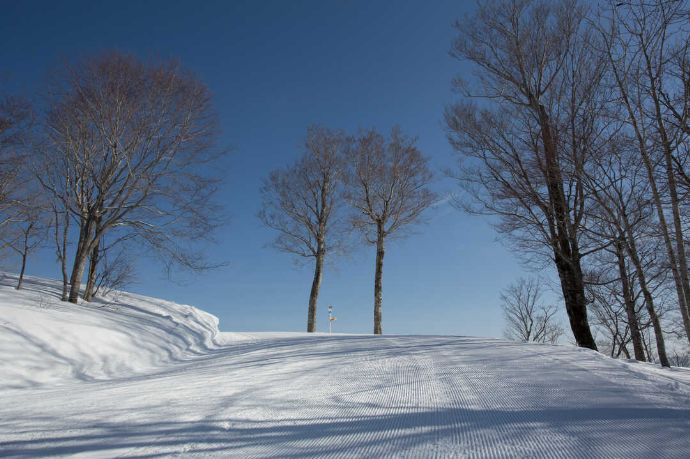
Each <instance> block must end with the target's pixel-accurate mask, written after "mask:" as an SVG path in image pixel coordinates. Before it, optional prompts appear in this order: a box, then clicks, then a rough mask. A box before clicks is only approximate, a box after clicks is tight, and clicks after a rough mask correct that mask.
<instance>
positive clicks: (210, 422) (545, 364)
mask: <svg viewBox="0 0 690 459" xmlns="http://www.w3.org/2000/svg"><path fill="white" fill-rule="evenodd" d="M12 282H13V279H12V278H11V277H8V276H6V277H5V278H4V280H3V281H2V282H1V283H2V284H3V285H2V286H1V287H0V365H1V366H0V400H1V402H0V456H2V457H36V456H55V455H58V456H60V455H78V456H81V457H157V456H178V457H194V456H198V457H206V456H216V457H238V458H240V457H241V458H251V457H281V458H302V457H343V458H345V457H361V458H375V457H414V458H417V457H468V458H502V457H525V458H539V457H543V458H567V457H602V458H604V457H605V458H656V457H677V458H687V457H690V374H689V373H688V372H687V371H686V370H684V369H673V370H663V371H662V370H657V369H656V368H654V367H652V366H648V365H643V364H630V363H625V362H620V361H614V360H611V359H609V358H607V357H605V356H602V355H600V354H597V353H594V352H590V351H587V350H582V349H577V348H574V347H570V346H546V345H525V344H516V343H510V342H506V341H502V340H495V339H484V338H467V337H442V336H384V337H373V336H364V335H358V336H344V335H343V336H337V335H333V336H328V335H316V336H313V335H312V336H307V335H306V334H285V333H283V334H258V333H257V334H234V333H219V332H218V331H217V320H216V319H215V318H214V317H213V316H211V315H209V314H207V313H204V312H202V311H200V310H198V309H195V308H192V307H189V306H182V305H176V304H174V303H169V302H165V301H161V300H155V299H152V298H145V297H142V296H137V295H130V294H124V293H123V294H118V295H116V296H114V297H110V298H109V299H107V300H106V301H103V302H99V303H96V304H94V305H80V306H74V305H67V304H65V303H60V302H59V301H57V298H56V297H57V289H56V285H55V284H53V283H51V282H49V281H45V280H40V279H30V281H29V283H28V284H27V286H26V290H25V291H22V292H16V291H14V290H13V289H12V288H11V287H9V285H10V284H11V283H12Z"/></svg>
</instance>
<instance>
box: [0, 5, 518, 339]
mask: <svg viewBox="0 0 690 459" xmlns="http://www.w3.org/2000/svg"><path fill="white" fill-rule="evenodd" d="M470 8H472V5H471V4H470V3H469V2H461V1H457V0H452V1H451V0H439V1H434V2H429V1H408V2H403V1H378V0H375V1H330V2H327V1H259V0H254V1H234V2H233V1H203V2H200V1H195V2H192V1H188V2H176V1H123V2H100V1H84V2H67V1H65V2H56V1H50V2H31V1H22V2H4V3H3V7H2V10H3V11H2V15H0V43H1V45H0V81H4V84H5V85H9V88H10V89H11V90H13V91H15V92H19V93H22V94H25V95H28V96H30V97H33V96H34V95H35V94H36V93H39V92H40V91H41V90H42V85H43V84H44V82H45V80H46V77H47V74H48V71H49V70H50V68H51V67H54V66H55V65H57V64H59V62H60V61H61V60H62V59H65V58H67V59H69V58H72V57H75V56H77V57H78V56H83V55H88V54H89V53H94V52H98V51H99V50H104V49H106V50H107V49H118V50H121V51H125V52H130V53H134V54H136V55H138V56H140V57H142V58H146V57H147V56H149V57H151V56H153V57H164V58H165V57H176V58H179V59H180V60H181V62H182V63H183V65H184V66H186V67H187V68H189V69H191V70H192V71H194V72H195V73H196V74H197V75H198V76H199V77H200V78H201V79H202V80H203V81H204V82H206V83H207V84H208V85H209V87H210V88H211V90H212V92H213V93H214V96H215V104H216V107H217V110H218V112H219V114H220V119H221V125H222V130H223V134H222V136H221V139H220V141H221V144H223V145H227V146H231V147H232V149H233V153H232V157H231V158H230V159H229V160H228V161H227V171H226V172H225V174H224V175H225V184H224V187H223V189H222V192H221V195H220V199H221V201H223V202H224V203H225V205H226V206H227V210H228V213H229V215H230V222H229V224H228V225H227V226H226V227H224V228H222V229H221V230H220V232H219V234H218V240H219V244H218V245H217V246H216V247H214V248H213V249H212V250H213V252H214V254H215V256H216V257H217V258H219V259H224V260H226V261H228V262H229V265H228V266H227V267H225V268H223V269H219V270H217V271H214V272H212V273H209V274H206V275H204V276H185V283H184V284H176V283H171V282H169V281H167V280H166V279H165V277H164V275H163V274H162V272H161V269H160V267H157V266H154V265H151V264H149V263H148V262H143V263H142V264H140V265H139V266H138V274H139V281H138V282H137V283H136V284H135V285H132V286H131V288H130V290H132V291H136V292H139V293H143V294H147V295H152V296H158V297H161V298H166V299H170V300H174V301H177V302H180V303H185V304H192V305H196V306H199V307H201V308H203V309H206V310H208V311H210V312H212V313H213V314H215V315H217V316H218V317H219V318H220V319H221V328H222V329H224V330H237V331H246V330H286V331H302V330H304V329H305V327H306V314H307V298H308V293H309V288H310V283H311V278H312V266H311V265H305V266H302V267H300V266H296V265H295V264H294V263H293V259H292V258H290V256H288V255H285V254H282V253H278V252H276V251H274V250H272V249H271V248H268V247H266V244H267V243H269V242H270V240H271V238H272V236H273V235H272V233H271V232H269V231H268V230H267V229H264V228H262V226H261V224H260V222H259V221H258V219H257V218H256V213H257V211H258V209H259V202H260V201H259V194H258V189H259V186H260V184H261V180H262V178H263V177H264V176H266V174H268V172H269V171H270V170H271V169H272V168H275V167H277V166H282V165H284V164H286V163H288V162H290V161H292V160H294V159H295V158H296V157H297V155H298V154H299V153H300V144H301V142H302V139H303V137H304V134H305V131H306V127H307V126H308V125H309V124H311V123H320V124H323V125H326V126H329V127H334V128H342V129H345V130H355V129H357V128H359V127H372V126H373V127H377V128H379V129H381V130H384V131H387V130H388V129H390V127H391V126H393V125H395V124H399V125H400V126H401V127H402V129H403V131H404V132H405V133H407V134H410V135H415V136H418V138H419V146H420V147H421V149H422V150H423V151H424V152H425V153H426V154H427V155H429V156H430V157H431V158H432V163H433V166H434V168H435V169H436V171H437V176H438V178H439V180H438V182H437V183H436V185H435V187H436V189H437V190H438V191H439V193H441V194H442V195H446V194H447V193H448V192H450V191H454V190H455V189H454V186H453V184H452V182H450V181H449V180H447V179H444V178H443V174H442V173H441V172H440V171H441V170H442V169H443V168H445V167H448V166H451V165H453V163H454V158H453V153H452V151H451V148H450V147H449V145H448V143H447V141H446V138H445V135H444V131H443V123H442V113H443V108H444V106H445V105H446V104H448V103H449V102H451V101H452V100H453V94H452V92H451V90H450V81H451V78H452V77H453V76H454V75H456V74H457V73H459V72H463V71H464V70H466V69H464V68H463V66H462V65H461V64H460V63H459V62H458V61H456V60H454V59H452V58H450V57H449V55H448V50H449V48H450V44H451V40H452V38H453V36H454V33H453V29H452V27H451V24H452V22H453V21H454V19H455V18H457V17H459V16H461V15H462V14H464V13H465V12H466V11H467V10H468V9H470ZM428 216H429V222H428V223H427V224H426V225H423V226H421V227H419V228H418V231H417V234H414V235H412V236H410V237H408V238H407V239H404V240H397V241H391V242H390V243H389V244H388V251H387V254H386V260H385V267H384V292H383V295H384V304H383V328H384V333H424V334H467V335H484V336H499V335H500V334H501V330H502V326H503V319H502V317H501V313H500V309H499V290H500V289H501V288H503V287H504V286H506V285H507V284H509V283H510V282H512V281H513V280H515V279H516V278H517V277H519V276H520V275H523V274H524V271H523V268H521V266H520V265H519V263H518V261H517V259H516V258H515V256H514V255H512V254H511V253H510V252H509V251H508V250H507V249H506V248H505V247H504V245H503V243H501V242H497V240H496V234H495V233H494V231H493V229H492V228H491V227H490V226H489V225H488V224H487V222H486V221H485V220H482V219H481V218H478V217H471V216H467V215H464V214H462V213H461V212H459V211H458V210H456V209H454V208H452V207H451V206H449V205H448V204H443V205H439V206H438V207H437V208H435V209H433V210H432V211H430V212H429V214H428ZM373 255H374V251H373V248H372V247H370V246H366V245H364V244H362V245H360V246H359V247H358V248H357V249H356V250H355V251H354V252H353V253H352V254H351V255H350V256H349V257H347V258H344V259H335V260H332V263H331V264H330V266H329V267H328V269H327V270H326V272H325V277H324V282H323V287H322V291H321V296H320V301H319V319H318V325H319V329H320V330H322V331H323V330H325V329H327V321H326V320H325V318H326V305H328V304H330V303H332V304H334V305H335V308H336V315H337V316H338V321H337V323H336V330H337V331H342V332H362V333H369V332H370V331H371V329H372V303H373V268H374V259H373ZM53 258H54V256H53V253H52V251H51V250H46V251H44V252H42V253H40V254H37V255H36V256H35V257H34V258H33V259H31V260H30V264H29V267H28V271H29V274H34V275H42V276H48V277H53V278H56V277H57V276H58V275H59V274H58V267H57V265H56V264H54V261H53ZM10 268H11V266H10Z"/></svg>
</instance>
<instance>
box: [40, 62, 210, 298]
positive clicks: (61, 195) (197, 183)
mask: <svg viewBox="0 0 690 459" xmlns="http://www.w3.org/2000/svg"><path fill="white" fill-rule="evenodd" d="M216 124H217V123H216V116H215V114H214V112H213V110H212V107H211V98H210V95H209V92H208V89H207V88H206V87H205V86H204V85H203V84H202V83H201V82H199V81H198V80H197V79H196V78H195V77H194V76H192V75H191V74H189V73H188V72H186V71H184V70H183V69H182V68H181V67H180V66H179V64H177V63H176V62H164V63H160V64H144V63H142V62H140V61H139V60H137V59H136V58H134V57H132V56H128V55H123V54H119V53H108V54H102V55H98V56H95V57H92V58H89V59H86V60H84V61H82V62H79V63H78V64H76V65H75V66H72V67H68V69H67V71H66V72H65V74H64V75H63V76H62V78H61V79H59V80H58V83H57V84H56V85H55V86H54V87H53V98H52V100H51V104H50V110H49V112H48V116H47V123H46V128H47V137H48V142H47V144H46V146H45V148H44V151H43V156H42V157H41V161H44V163H45V164H52V165H55V166H56V167H55V169H54V170H49V171H48V172H47V173H46V174H41V182H42V184H43V185H44V187H45V188H46V189H47V190H48V191H50V192H51V193H52V195H53V196H54V197H55V198H56V199H57V200H58V201H61V202H63V203H64V205H65V207H66V211H67V212H69V213H70V214H71V215H72V216H73V218H74V219H75V220H76V223H77V228H78V231H79V233H78V238H77V243H76V246H75V249H74V263H73V265H72V270H71V276H70V292H69V301H71V302H77V299H78V297H79V293H80V288H81V283H82V278H83V275H84V271H85V269H86V266H87V264H88V259H89V256H90V255H93V254H94V253H95V252H94V250H96V248H97V247H98V245H99V244H100V241H101V240H102V238H103V236H104V235H106V234H110V233H113V232H116V233H118V234H122V232H130V233H133V234H136V237H137V240H139V241H140V242H142V243H143V244H146V245H147V246H148V247H151V248H153V249H154V250H155V251H157V253H159V254H160V256H161V257H162V258H163V259H164V261H165V263H166V264H167V263H178V264H181V265H182V266H185V267H188V268H191V269H204V268H206V267H208V266H209V265H208V264H207V263H205V261H204V259H203V256H202V255H201V254H199V253H197V252H196V251H193V250H187V249H186V248H185V246H184V243H185V242H188V241H197V240H201V239H204V238H208V237H209V235H210V233H211V231H212V230H213V229H214V228H215V227H216V226H217V224H218V222H219V219H218V207H217V206H216V205H215V203H214V202H213V200H212V199H211V198H212V195H213V193H214V192H215V188H216V186H215V184H216V180H215V179H214V178H213V175H212V174H211V173H210V168H209V163H210V162H211V161H212V160H214V159H216V158H217V156H218V155H217V151H216V150H215V149H213V148H212V144H213V140H214V138H215V134H216ZM58 166H59V167H58ZM91 294H92V291H90V292H86V296H87V297H90V295H91Z"/></svg>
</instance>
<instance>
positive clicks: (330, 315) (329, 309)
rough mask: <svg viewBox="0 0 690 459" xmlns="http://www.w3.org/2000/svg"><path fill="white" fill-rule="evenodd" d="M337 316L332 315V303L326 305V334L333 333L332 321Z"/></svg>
mask: <svg viewBox="0 0 690 459" xmlns="http://www.w3.org/2000/svg"><path fill="white" fill-rule="evenodd" d="M335 320H337V318H336V317H335V316H334V315H333V305H329V306H328V334H329V335H330V334H331V333H333V322H334V321H335Z"/></svg>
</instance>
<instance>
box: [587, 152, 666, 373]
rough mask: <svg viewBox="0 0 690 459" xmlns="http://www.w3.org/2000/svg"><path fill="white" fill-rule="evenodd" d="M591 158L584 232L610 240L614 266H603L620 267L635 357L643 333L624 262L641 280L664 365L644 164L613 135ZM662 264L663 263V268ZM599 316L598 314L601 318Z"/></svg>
mask: <svg viewBox="0 0 690 459" xmlns="http://www.w3.org/2000/svg"><path fill="white" fill-rule="evenodd" d="M591 163H592V165H593V167H592V168H590V169H588V171H587V173H586V174H585V176H584V177H583V178H584V180H585V182H586V185H585V186H586V189H587V193H588V195H589V196H591V197H592V201H593V205H592V206H590V208H589V225H588V228H587V231H588V233H589V235H590V236H593V237H594V238H597V239H599V240H603V241H609V242H610V243H609V244H608V248H607V251H608V252H609V253H610V254H612V255H614V257H613V258H614V259H615V261H614V262H613V263H611V264H612V265H613V266H608V267H606V268H604V271H605V272H616V271H618V276H617V279H618V280H619V282H620V289H621V295H622V297H623V299H624V304H625V310H626V313H627V323H626V325H627V326H629V328H630V337H631V339H632V343H633V350H634V354H635V358H636V359H637V360H644V358H643V342H642V335H641V333H640V329H639V326H638V320H637V317H636V312H635V306H634V301H633V297H634V294H633V290H634V285H633V283H632V281H630V279H629V277H630V276H629V274H628V268H627V264H628V262H630V264H631V265H632V268H633V271H634V273H635V276H634V278H635V279H634V280H636V282H637V283H638V284H639V288H640V292H641V294H642V296H643V298H644V305H645V307H646V310H647V313H648V315H649V318H650V320H651V323H652V324H653V326H654V334H655V337H656V339H655V341H656V346H657V352H658V355H659V360H660V362H661V364H662V365H664V366H668V359H667V358H666V351H665V342H664V336H663V330H662V325H661V320H660V319H659V315H658V313H657V308H656V306H655V301H654V297H653V295H652V290H653V287H652V285H651V284H652V281H653V278H655V277H659V275H661V274H662V273H660V272H659V266H658V265H659V264H658V263H656V262H655V261H656V260H655V255H656V253H657V252H658V250H657V247H656V245H657V244H655V243H652V245H653V247H652V248H651V250H650V249H649V248H648V247H649V246H650V243H651V241H654V240H655V239H656V238H655V237H654V236H653V234H651V232H653V231H655V230H656V224H655V222H654V221H653V217H654V204H653V201H652V199H651V197H650V184H649V182H648V180H647V176H646V172H645V170H644V169H645V168H644V166H643V165H642V164H641V163H640V161H639V160H638V156H637V152H636V151H635V150H634V149H631V148H630V142H628V141H626V140H625V139H617V140H615V141H614V140H613V139H612V141H611V142H610V145H609V148H608V149H607V150H606V151H605V152H604V154H602V155H599V156H596V157H592V158H591ZM646 247H647V248H646ZM665 265H666V264H665V263H664V269H665ZM608 282H614V280H609V281H608ZM601 310H606V307H601V308H599V311H601ZM601 317H602V316H601V314H600V315H599V322H600V323H601V322H602V318H601ZM609 329H611V327H609ZM613 347H615V337H614V346H613Z"/></svg>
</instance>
